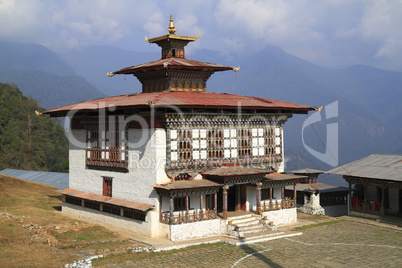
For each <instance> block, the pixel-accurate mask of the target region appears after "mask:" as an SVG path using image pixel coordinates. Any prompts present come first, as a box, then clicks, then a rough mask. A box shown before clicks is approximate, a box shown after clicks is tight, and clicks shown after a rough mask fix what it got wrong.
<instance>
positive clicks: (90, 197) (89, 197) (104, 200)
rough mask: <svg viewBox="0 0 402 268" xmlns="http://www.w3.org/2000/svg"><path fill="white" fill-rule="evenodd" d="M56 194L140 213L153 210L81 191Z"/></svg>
mask: <svg viewBox="0 0 402 268" xmlns="http://www.w3.org/2000/svg"><path fill="white" fill-rule="evenodd" d="M57 192H59V193H61V194H63V195H68V196H73V197H78V198H82V199H86V200H91V201H96V202H100V203H104V204H108V205H115V206H120V207H126V208H132V209H135V210H140V211H147V210H150V209H153V208H154V205H151V204H144V203H138V202H132V201H127V200H123V199H117V198H113V197H107V196H103V195H98V194H93V193H88V192H83V191H77V190H73V189H68V188H67V189H63V190H57Z"/></svg>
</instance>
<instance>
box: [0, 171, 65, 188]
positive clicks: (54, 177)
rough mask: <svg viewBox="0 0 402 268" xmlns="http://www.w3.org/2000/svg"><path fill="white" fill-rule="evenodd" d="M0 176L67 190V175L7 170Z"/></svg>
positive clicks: (0, 172)
mask: <svg viewBox="0 0 402 268" xmlns="http://www.w3.org/2000/svg"><path fill="white" fill-rule="evenodd" d="M0 174H3V175H8V176H12V177H15V178H19V179H22V180H27V181H33V182H39V183H43V184H47V185H50V186H54V187H57V188H67V187H68V181H69V173H62V172H47V171H32V170H18V169H10V168H7V169H4V170H2V171H0Z"/></svg>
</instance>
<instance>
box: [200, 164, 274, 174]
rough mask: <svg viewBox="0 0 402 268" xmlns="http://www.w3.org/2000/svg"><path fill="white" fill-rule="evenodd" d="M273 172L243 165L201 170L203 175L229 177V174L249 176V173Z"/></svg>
mask: <svg viewBox="0 0 402 268" xmlns="http://www.w3.org/2000/svg"><path fill="white" fill-rule="evenodd" d="M270 172H272V171H271V170H266V169H259V168H250V167H243V166H230V165H228V166H222V167H218V168H214V169H211V170H208V171H204V172H201V174H203V175H208V176H216V177H229V176H247V175H258V174H262V175H263V174H267V173H270Z"/></svg>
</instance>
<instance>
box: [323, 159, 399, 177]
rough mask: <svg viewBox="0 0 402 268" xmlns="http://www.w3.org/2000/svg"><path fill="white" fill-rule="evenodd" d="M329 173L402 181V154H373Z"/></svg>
mask: <svg viewBox="0 0 402 268" xmlns="http://www.w3.org/2000/svg"><path fill="white" fill-rule="evenodd" d="M326 173H328V174H338V175H345V176H353V177H361V178H372V179H379V180H391V181H402V155H400V154H372V155H370V156H368V157H365V158H362V159H359V160H357V161H354V162H351V163H349V164H346V165H343V166H340V167H337V168H334V169H331V170H329V171H327V172H326Z"/></svg>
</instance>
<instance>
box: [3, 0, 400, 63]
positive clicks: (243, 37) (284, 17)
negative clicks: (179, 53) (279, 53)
mask: <svg viewBox="0 0 402 268" xmlns="http://www.w3.org/2000/svg"><path fill="white" fill-rule="evenodd" d="M169 14H173V16H174V19H175V24H176V29H177V34H181V35H192V36H195V35H197V34H199V35H200V36H201V38H200V39H199V40H198V41H197V42H194V43H193V44H191V46H189V47H188V49H189V50H190V51H189V52H190V53H191V49H197V48H205V49H211V50H216V51H219V52H221V53H222V54H228V55H236V54H247V53H250V51H256V50H260V49H263V48H264V46H266V45H276V46H279V47H281V48H282V49H284V50H285V51H286V52H289V53H291V54H293V55H295V56H298V57H300V58H303V59H307V60H310V61H312V62H314V63H317V64H320V65H324V66H342V65H349V64H365V65H370V66H374V67H378V68H383V69H388V70H396V71H402V30H400V27H401V25H402V0H389V1H386V0H282V1H279V0H267V1H263V0H188V1H179V0H165V1H162V0H159V1H158V0H154V1H152V0H147V1H142V0H141V1H137V0H113V1H112V0H85V1H83V0H70V1H68V0H0V38H3V39H8V40H15V41H19V42H24V43H39V44H42V45H45V46H47V47H48V48H50V49H52V50H54V51H56V52H57V51H59V50H65V49H72V48H79V47H81V46H88V45H108V46H117V47H120V48H123V49H129V50H136V51H155V52H156V51H158V50H155V47H154V46H150V45H149V44H147V42H145V41H144V37H145V36H147V37H155V36H158V35H162V34H165V33H166V29H167V25H168V19H169Z"/></svg>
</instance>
